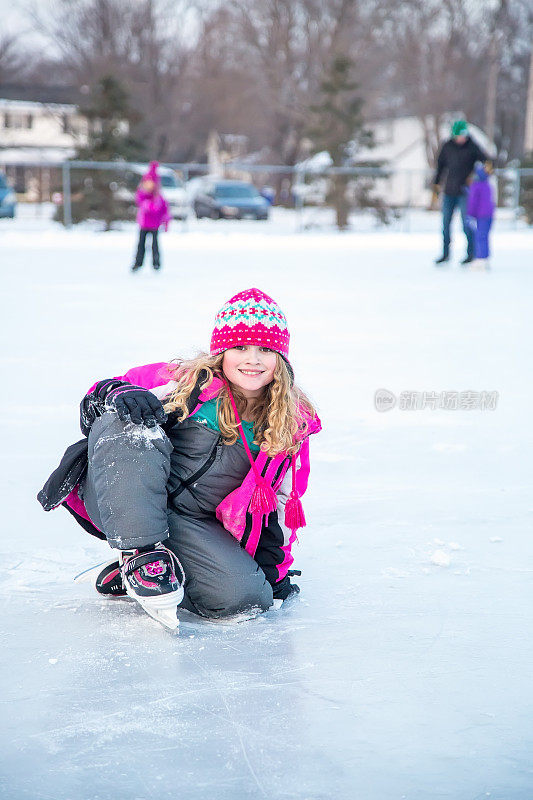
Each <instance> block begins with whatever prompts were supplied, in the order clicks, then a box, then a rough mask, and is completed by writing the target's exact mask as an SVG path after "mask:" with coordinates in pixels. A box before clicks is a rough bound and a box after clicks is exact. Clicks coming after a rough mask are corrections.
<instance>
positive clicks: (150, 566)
mask: <svg viewBox="0 0 533 800" xmlns="http://www.w3.org/2000/svg"><path fill="white" fill-rule="evenodd" d="M121 572H122V580H123V582H124V588H125V590H126V593H127V595H128V597H131V598H133V600H136V601H137V602H138V603H139V605H140V606H142V608H143V610H144V611H146V613H147V614H148V615H149V616H150V617H152V619H155V620H157V622H160V623H161V625H164V626H165V627H166V628H170V629H171V630H175V629H176V628H177V627H178V625H179V621H178V617H177V614H176V611H177V607H178V605H179V604H180V603H181V601H182V599H183V584H184V581H185V576H184V573H183V567H182V566H181V564H180V562H179V560H178V558H177V557H176V556H175V555H174V553H173V552H172V551H171V550H167V548H166V547H163V545H155V546H154V548H153V550H150V551H148V552H143V553H138V552H137V551H126V552H123V553H122V554H121Z"/></svg>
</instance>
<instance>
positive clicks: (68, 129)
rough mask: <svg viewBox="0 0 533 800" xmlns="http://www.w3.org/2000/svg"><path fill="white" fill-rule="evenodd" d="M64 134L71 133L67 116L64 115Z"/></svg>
mask: <svg viewBox="0 0 533 800" xmlns="http://www.w3.org/2000/svg"><path fill="white" fill-rule="evenodd" d="M63 133H70V125H69V124H68V116H67V114H63Z"/></svg>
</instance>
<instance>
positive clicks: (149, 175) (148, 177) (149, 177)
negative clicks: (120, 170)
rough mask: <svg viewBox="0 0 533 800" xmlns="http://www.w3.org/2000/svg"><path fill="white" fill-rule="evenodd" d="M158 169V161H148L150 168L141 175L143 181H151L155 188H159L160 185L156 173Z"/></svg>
mask: <svg viewBox="0 0 533 800" xmlns="http://www.w3.org/2000/svg"><path fill="white" fill-rule="evenodd" d="M158 167H159V161H150V166H149V167H148V170H147V171H146V172H145V173H144V175H143V181H153V182H154V183H155V184H156V186H159V184H160V183H161V178H160V177H159V173H158V171H157V169H158Z"/></svg>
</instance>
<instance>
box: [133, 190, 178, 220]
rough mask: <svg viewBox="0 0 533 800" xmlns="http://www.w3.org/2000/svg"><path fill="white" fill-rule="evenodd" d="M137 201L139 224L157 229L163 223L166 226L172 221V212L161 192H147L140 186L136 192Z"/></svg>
mask: <svg viewBox="0 0 533 800" xmlns="http://www.w3.org/2000/svg"><path fill="white" fill-rule="evenodd" d="M135 202H136V203H137V206H138V209H139V210H138V212H137V224H138V225H139V226H140V227H141V228H144V229H147V230H151V231H155V230H157V229H158V228H159V227H160V226H161V225H165V228H166V227H167V226H168V223H169V222H170V219H171V217H170V212H169V208H168V203H167V201H166V200H165V198H164V197H163V196H162V195H161V194H159V193H156V194H152V193H151V192H145V191H144V189H142V188H141V187H139V188H138V189H137V192H136V193H135Z"/></svg>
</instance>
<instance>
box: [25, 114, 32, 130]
mask: <svg viewBox="0 0 533 800" xmlns="http://www.w3.org/2000/svg"><path fill="white" fill-rule="evenodd" d="M26 127H27V129H28V130H30V129H31V128H33V114H28V116H27V117H26Z"/></svg>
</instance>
